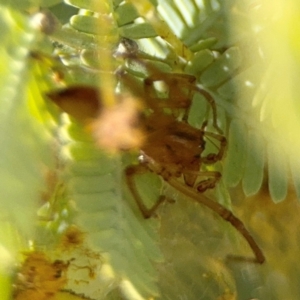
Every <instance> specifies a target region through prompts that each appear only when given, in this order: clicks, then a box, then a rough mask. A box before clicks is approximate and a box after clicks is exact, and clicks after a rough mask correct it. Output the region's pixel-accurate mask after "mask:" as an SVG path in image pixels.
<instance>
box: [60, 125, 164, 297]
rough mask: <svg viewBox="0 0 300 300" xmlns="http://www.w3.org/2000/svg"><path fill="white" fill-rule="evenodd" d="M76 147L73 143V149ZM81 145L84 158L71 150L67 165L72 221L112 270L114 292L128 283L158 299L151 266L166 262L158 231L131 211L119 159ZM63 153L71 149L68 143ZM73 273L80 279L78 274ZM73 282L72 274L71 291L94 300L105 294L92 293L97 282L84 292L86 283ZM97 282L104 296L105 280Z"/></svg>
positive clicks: (82, 143) (154, 274)
mask: <svg viewBox="0 0 300 300" xmlns="http://www.w3.org/2000/svg"><path fill="white" fill-rule="evenodd" d="M78 130H80V129H79V128H78ZM72 136H73V137H74V134H73V135H72ZM77 136H78V135H77ZM79 136H80V134H79ZM77 144H78V143H77V142H76V141H75V140H72V141H71V144H70V147H71V148H72V147H73V145H74V146H76V145H77ZM80 144H81V147H80V151H81V153H82V155H80V154H79V151H78V150H77V151H75V152H74V151H73V150H71V149H70V151H67V152H68V153H69V154H70V159H71V160H70V161H69V162H68V163H67V166H68V167H67V170H68V171H67V173H66V175H67V178H68V179H67V181H66V184H67V189H68V197H69V198H70V200H71V202H72V203H73V206H74V214H75V215H74V218H73V219H72V220H71V222H72V223H73V224H76V225H77V226H78V227H79V228H80V229H81V230H82V231H83V232H85V233H86V234H87V243H88V244H89V245H91V248H92V249H94V250H96V251H100V253H101V256H103V258H104V260H105V261H107V263H109V264H110V265H111V267H112V270H113V273H114V276H113V281H114V282H115V283H114V284H113V285H112V288H116V287H119V288H120V289H121V290H122V284H119V283H120V282H122V281H123V280H125V279H126V280H129V282H131V284H132V289H133V290H136V292H137V293H139V294H141V295H144V296H145V295H154V294H157V293H158V291H157V288H156V287H155V280H156V272H155V270H154V267H153V266H152V264H151V262H150V260H151V261H155V260H156V261H157V260H160V259H161V255H160V251H159V249H158V246H157V244H156V242H155V240H154V239H153V236H154V233H153V232H152V231H153V230H155V227H153V226H150V227H149V224H148V223H144V222H143V223H141V222H140V219H141V218H142V217H141V216H140V215H139V214H140V213H139V212H138V214H137V215H135V214H133V213H132V210H131V207H130V206H128V199H127V198H128V194H124V193H122V192H121V188H122V186H123V183H122V182H123V179H122V177H123V176H122V165H121V161H120V158H119V157H109V156H107V155H106V154H105V153H102V152H100V151H99V150H98V149H96V148H95V149H94V150H92V151H91V146H92V144H91V143H90V142H82V141H81V142H80ZM85 145H86V146H87V148H85ZM64 148H65V150H68V148H69V146H68V144H66V145H65V146H64ZM78 149H79V148H78ZM76 153H77V154H76ZM150 223H151V222H150ZM142 224H144V225H142ZM74 272H75V273H74V274H75V275H76V270H75V271H74ZM75 275H74V276H75ZM99 276H100V275H99ZM102 276H104V275H102ZM72 278H73V275H70V280H69V283H68V286H67V287H66V288H67V289H71V290H72V291H73V292H75V293H84V295H85V296H87V297H91V298H92V299H101V295H102V293H100V292H99V293H98V294H97V295H98V296H97V297H96V298H95V296H92V295H91V294H90V291H91V286H92V285H93V284H94V283H93V282H94V281H93V280H92V283H91V286H90V285H89V286H88V287H86V288H83V287H82V285H83V286H86V284H85V283H84V279H82V280H83V281H82V282H83V284H80V283H79V284H78V283H76V284H75V283H74V284H72V283H73V282H74V281H72ZM95 280H96V281H97V280H98V286H99V291H100V290H101V289H102V288H103V284H101V280H104V278H103V277H101V276H100V277H99V278H98V277H97V278H96V279H95ZM110 291H111V288H108V287H107V289H106V294H108V293H109V292H110Z"/></svg>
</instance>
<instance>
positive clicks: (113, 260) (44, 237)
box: [0, 0, 300, 300]
mask: <svg viewBox="0 0 300 300" xmlns="http://www.w3.org/2000/svg"><path fill="white" fill-rule="evenodd" d="M39 7H42V8H43V9H45V8H46V7H47V8H49V10H47V11H45V15H41V14H38V13H33V12H37V10H38V8H39ZM295 7H296V6H295ZM266 8H267V5H266V4H265V5H264V6H263V7H262V8H259V9H257V7H256V6H255V3H254V4H252V6H251V5H250V8H249V5H248V6H247V5H246V4H245V5H244V3H242V2H239V3H237V1H229V0H228V1H192V0H185V1H173V0H168V1H147V0H140V1H133V0H131V1H130V0H127V1H118V0H114V1H109V0H107V1H93V0H90V1H87V0H85V1H82V0H68V1H67V0H66V1H65V2H62V1H50V2H47V1H38V0H36V1H15V2H11V3H10V2H8V3H6V1H2V4H1V7H0V14H1V18H0V19H1V24H2V26H1V28H2V39H1V41H0V43H1V47H0V49H1V53H0V55H1V61H2V65H1V68H0V76H1V89H0V91H1V99H2V101H1V103H0V106H1V112H2V118H1V130H2V136H1V150H0V151H1V157H2V160H1V165H2V168H1V182H2V184H1V195H2V197H1V199H2V200H1V202H0V205H1V221H0V222H1V226H0V228H1V231H0V236H1V248H0V251H1V252H0V253H1V256H0V259H1V262H4V261H6V264H4V263H3V264H2V263H1V265H2V266H1V268H0V276H1V277H0V285H1V286H3V288H2V291H1V292H2V293H3V295H2V294H1V296H2V298H1V299H9V297H10V296H9V293H11V283H10V280H11V279H10V278H11V276H10V274H9V273H10V272H12V271H11V270H12V266H13V264H14V263H15V262H18V261H19V262H20V261H22V259H23V260H24V258H20V256H21V255H20V253H21V252H22V251H28V250H31V251H32V250H34V251H36V250H39V251H43V252H44V253H45V255H47V256H48V257H50V258H51V259H52V260H53V261H56V260H57V259H63V260H64V261H65V262H67V278H68V280H67V283H66V285H65V287H64V289H63V291H61V292H59V293H57V294H56V295H54V296H55V298H54V299H73V298H74V299H75V298H77V299H78V298H80V299H84V297H86V298H88V299H154V298H158V299H183V298H184V299H199V297H200V298H202V299H237V298H239V295H240V294H239V293H241V294H242V292H241V291H240V288H239V286H237V285H236V282H235V281H236V278H234V277H235V276H234V275H232V273H230V272H229V269H228V266H227V265H225V264H224V263H223V262H222V261H221V260H220V259H218V258H216V257H221V258H224V257H225V256H226V255H227V254H228V252H230V253H232V252H233V253H235V252H237V251H241V252H242V253H247V248H246V246H245V247H244V246H240V247H238V246H237V245H238V244H239V243H240V242H241V240H240V239H239V238H238V237H236V234H235V232H234V230H232V229H230V228H228V227H227V226H226V225H224V224H223V222H222V221H220V220H215V219H213V217H212V216H211V212H209V211H208V210H207V209H203V208H201V207H199V205H198V203H189V202H187V201H186V199H185V198H184V197H183V196H182V195H179V194H178V192H176V191H174V190H172V189H171V188H170V187H168V186H167V185H165V184H164V183H161V181H159V179H158V178H157V177H156V176H153V175H143V176H140V178H138V179H137V185H138V188H139V191H140V193H141V194H142V197H143V199H145V201H146V202H148V203H149V204H150V203H151V202H152V199H155V198H157V197H158V196H159V195H160V193H161V192H162V191H163V192H164V194H166V195H167V196H168V197H170V198H173V199H175V200H176V202H177V203H176V204H174V205H173V204H170V203H167V204H166V205H165V206H164V207H163V208H162V209H161V210H160V212H159V217H158V218H153V219H151V220H147V221H146V220H144V219H143V218H142V216H141V213H140V212H139V210H138V208H137V207H136V204H135V203H134V200H133V198H132V196H131V195H130V193H129V191H128V189H127V187H126V186H125V184H124V179H123V175H122V172H123V170H124V167H125V166H126V165H128V164H131V163H132V162H133V161H134V159H133V158H132V156H134V155H131V154H123V153H117V154H114V155H111V154H108V153H107V152H106V151H105V149H102V150H99V149H98V148H97V146H96V145H95V143H94V141H93V138H92V136H91V135H90V132H89V131H88V130H86V128H84V127H83V126H82V125H81V124H79V123H77V122H76V120H74V119H72V118H71V117H68V116H66V115H65V114H61V113H60V112H59V110H58V109H57V108H56V107H55V106H54V105H53V104H52V103H50V102H49V99H47V98H46V97H45V94H46V93H47V92H48V91H49V90H51V89H55V88H57V87H61V86H63V85H64V84H66V85H72V84H88V85H91V86H97V87H99V91H100V93H101V97H102V99H103V103H104V105H106V106H107V107H109V106H110V105H113V104H115V103H116V102H117V98H116V96H115V91H116V89H117V88H119V89H121V90H122V84H124V82H122V80H123V79H122V76H120V77H117V76H116V75H115V74H116V73H115V72H116V71H117V70H120V69H122V70H126V72H127V73H128V74H130V76H131V77H130V78H131V80H132V84H133V87H134V88H137V89H138V88H140V86H141V82H142V80H143V79H144V78H145V77H147V72H148V71H147V68H155V69H160V70H163V71H166V72H173V73H175V72H176V73H183V74H192V75H195V76H196V78H197V81H198V83H199V85H201V87H203V88H205V89H206V90H208V91H209V92H210V93H211V94H212V95H213V97H214V99H215V101H216V103H217V111H218V124H219V126H220V127H221V128H222V130H223V131H224V134H225V135H226V137H227V139H228V141H229V146H228V149H227V156H226V159H225V162H224V164H223V162H222V163H220V164H219V165H218V166H217V168H220V169H222V172H223V179H222V180H221V182H220V184H219V186H218V187H217V188H216V190H215V191H214V192H212V193H211V196H212V197H214V198H215V199H216V200H217V201H219V202H220V203H223V204H224V205H226V206H227V207H231V199H230V196H229V190H230V187H233V186H237V185H238V184H242V187H243V191H244V193H245V194H246V195H247V196H252V195H255V194H256V193H257V192H258V191H259V190H260V189H261V188H262V186H263V184H264V180H267V182H268V186H269V190H270V193H271V196H272V199H273V201H274V202H279V201H282V200H283V199H284V198H285V197H286V194H287V190H288V188H289V183H290V181H291V180H290V179H289V176H290V173H289V168H290V167H291V171H292V172H291V175H292V179H293V182H294V186H295V187H296V191H297V192H298V197H299V193H300V192H299V190H300V188H299V186H300V177H299V175H298V166H299V162H298V160H297V153H298V152H297V150H298V142H295V140H296V135H295V134H294V130H293V129H294V128H298V125H299V124H298V118H297V116H298V114H297V112H298V106H297V104H295V103H293V99H294V96H295V95H294V93H296V91H297V89H296V88H294V89H293V88H291V89H292V90H293V93H288V92H287V91H288V90H289V88H287V87H284V88H281V84H279V79H278V78H279V77H280V76H279V75H280V74H278V70H277V68H280V67H282V65H280V64H279V63H277V64H276V63H273V64H272V63H270V62H269V61H268V59H269V60H272V59H273V60H275V61H276V58H277V59H278V61H282V60H283V59H282V57H281V56H280V54H279V53H275V54H274V53H273V54H272V55H273V56H274V57H272V56H271V54H270V53H269V47H270V45H273V44H272V43H273V42H274V41H273V40H272V39H271V38H270V35H268V33H267V32H268V29H269V28H265V27H266V23H265V21H264V20H263V18H262V16H261V15H260V13H261V12H262V11H266V10H267V9H266ZM247 9H249V10H250V11H251V13H250V14H246V13H245V11H247ZM61 11H63V12H64V13H63V14H61ZM25 12H26V13H25ZM286 13H287V14H288V13H290V11H289V12H286ZM274 15H276V12H275V13H274ZM40 16H46V17H45V18H46V21H47V20H48V21H49V22H48V23H47V22H46V25H45V24H44V23H43V22H41V19H39V18H38V17H40ZM54 16H55V17H54ZM255 17H256V18H255ZM266 18H267V19H268V20H272V22H271V23H270V25H269V27H271V28H277V27H276V26H279V25H278V24H281V21H282V19H281V18H280V17H277V19H276V18H275V21H274V19H272V18H273V15H272V14H271V13H270V14H269V15H267V16H266ZM253 20H255V21H253ZM259 22H261V23H262V24H259ZM61 23H63V26H61ZM258 25H260V26H261V28H262V29H260V31H259V32H258V33H257V32H256V31H255V26H258ZM231 26H232V27H231ZM281 26H282V27H281V28H283V26H284V25H282V24H281ZM283 36H284V35H283ZM121 37H123V38H127V39H130V40H134V41H135V42H136V43H137V45H138V49H139V53H138V54H137V57H138V59H137V60H135V59H131V60H130V59H128V58H117V59H111V57H112V54H113V53H115V51H116V48H117V46H118V44H119V41H120V38H121ZM265 40H267V43H266V42H265ZM293 41H294V39H293V37H291V38H290V40H288V41H287V42H286V44H288V43H291V44H292V43H293ZM268 43H269V44H268ZM297 46H298V45H291V48H292V49H293V50H294V57H293V61H297V63H298V57H297V51H295V49H297ZM284 50H285V51H286V52H285V53H287V52H288V51H289V49H285V48H284ZM260 52H263V53H264V57H263V56H262V55H261V54H260ZM53 53H55V56H52V54H53ZM134 55H136V54H134ZM286 56H287V55H286ZM99 57H100V59H99ZM137 61H141V62H142V63H137ZM283 61H285V62H286V64H287V65H288V66H291V65H292V63H291V62H290V61H286V60H283ZM143 62H147V65H145V64H143ZM271 62H272V61H271ZM298 69H299V68H297V67H295V66H293V68H292V70H293V72H294V73H295V74H297V72H298ZM99 70H100V71H99ZM286 73H288V72H286ZM61 74H63V75H62V77H63V78H62V79H61V78H59V76H60V75H61ZM257 74H261V75H257ZM272 76H274V77H275V78H276V79H277V82H278V84H277V87H279V86H280V88H274V87H273V86H272V83H273V82H274V81H273V80H272ZM57 77H58V78H57ZM288 79H289V78H288ZM288 79H286V81H285V83H286V84H287V85H288V86H291V83H289V82H288ZM280 80H281V79H280ZM62 82H63V84H62ZM134 88H133V89H134ZM132 93H133V94H135V91H132ZM287 93H288V95H287V96H286V94H287ZM286 97H287V98H288V100H289V102H288V104H284V105H286V106H288V107H292V108H293V107H296V109H294V110H293V109H292V111H293V114H292V115H291V116H290V117H288V118H283V120H282V119H281V118H280V117H279V113H278V111H280V109H281V105H282V102H280V98H286ZM272 101H274V102H275V104H274V107H272V106H273V103H271V102H272ZM288 112H289V113H290V111H288ZM204 119H211V111H210V109H209V106H208V105H207V103H206V101H204V99H203V97H201V96H196V97H195V99H194V102H193V105H192V109H191V111H190V114H189V123H190V124H191V125H192V126H195V127H198V128H199V127H200V126H201V124H202V122H203V120H204ZM287 119H289V120H287ZM284 123H285V124H284ZM286 123H288V124H286ZM285 125H287V126H285ZM209 130H211V131H213V130H214V129H213V127H212V126H211V125H210V124H209ZM8 132H9V134H8ZM287 132H289V135H288V134H287ZM293 142H294V145H295V146H294V148H293V149H292V150H293V151H292V153H291V154H287V153H290V152H289V151H290V148H291V147H292V146H291V145H293ZM209 147H214V146H213V145H209ZM266 170H267V171H268V172H267V174H268V175H267V177H266V175H265V173H266ZM28 220H30V221H28ZM73 226H75V227H76V228H79V231H78V232H77V231H75V233H73V235H72V236H71V235H70V234H69V232H70V231H68V230H70V228H73ZM81 234H83V236H84V238H82V240H81V238H79V237H80V236H81ZM207 236H209V239H207ZM74 237H75V240H76V239H77V240H78V244H76V243H74ZM66 238H67V240H68V243H67V248H66V247H65V246H66V244H64V246H63V244H62V242H61V241H62V240H64V239H66ZM203 241H205V242H203ZM234 246H236V247H234ZM244 248H245V249H244ZM224 249H225V250H224ZM212 252H214V256H212V255H211V254H212ZM252 269H253V270H252V271H253V274H257V273H258V269H257V267H255V266H253V267H252ZM8 271H9V272H8ZM245 272H246V271H245ZM200 274H201V276H200ZM247 274H248V273H247ZM2 283H3V284H2ZM252 283H253V282H252ZM4 287H5V288H4ZM35 288H36V287H35ZM252 288H253V290H254V289H255V284H252ZM36 289H37V290H38V289H39V288H36ZM251 293H252V294H251V296H253V297H255V296H257V297H259V295H257V294H255V295H254V294H253V293H255V292H253V291H251ZM199 295H200V296H199ZM24 297H25V296H24ZM247 297H248V295H247ZM249 297H250V295H249ZM18 299H19V298H18ZM20 299H22V298H20ZM23 300H26V298H23Z"/></svg>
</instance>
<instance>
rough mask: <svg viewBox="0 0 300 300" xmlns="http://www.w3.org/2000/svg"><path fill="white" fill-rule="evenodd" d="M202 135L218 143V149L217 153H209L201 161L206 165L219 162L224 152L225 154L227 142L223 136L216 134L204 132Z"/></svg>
mask: <svg viewBox="0 0 300 300" xmlns="http://www.w3.org/2000/svg"><path fill="white" fill-rule="evenodd" d="M204 135H205V136H209V137H212V138H214V139H216V140H218V141H219V142H220V148H219V152H218V153H210V154H208V155H206V156H204V157H202V158H201V160H202V162H203V163H204V164H207V165H210V164H214V163H216V162H217V161H219V160H221V159H222V157H223V156H224V152H225V149H226V146H227V140H226V138H225V137H224V136H223V135H220V134H216V133H213V132H207V131H204Z"/></svg>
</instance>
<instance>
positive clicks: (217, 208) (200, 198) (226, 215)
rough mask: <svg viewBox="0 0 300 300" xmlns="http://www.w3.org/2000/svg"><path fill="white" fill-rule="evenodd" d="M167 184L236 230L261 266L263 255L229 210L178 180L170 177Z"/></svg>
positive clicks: (263, 259) (241, 223)
mask: <svg viewBox="0 0 300 300" xmlns="http://www.w3.org/2000/svg"><path fill="white" fill-rule="evenodd" d="M167 182H168V183H169V184H170V185H171V186H172V187H174V188H175V189H176V190H178V191H180V192H181V193H182V194H184V195H186V196H188V198H190V199H193V200H195V201H197V202H198V203H200V204H203V205H204V206H206V207H208V208H209V209H211V210H212V211H214V212H215V213H217V214H218V215H219V216H220V217H221V218H223V219H224V220H225V221H227V222H229V223H230V224H231V225H232V226H233V227H234V228H236V230H237V231H238V232H239V233H240V234H241V235H242V236H243V237H244V239H245V240H246V241H247V243H248V245H249V246H250V248H251V249H252V251H253V253H254V255H255V259H253V262H255V263H259V264H262V263H263V262H264V261H265V256H264V254H263V253H262V251H261V249H260V248H259V246H258V245H257V243H256V242H255V240H254V238H253V237H252V235H251V234H250V232H249V231H248V230H247V229H246V227H245V225H244V224H243V222H242V221H241V220H240V219H238V218H237V217H236V216H235V215H234V214H233V213H232V212H231V211H230V210H228V209H227V208H225V207H224V206H222V205H221V204H219V203H217V202H215V201H212V200H211V199H209V198H207V197H206V196H204V195H203V194H198V193H196V192H195V191H194V190H193V189H191V188H189V187H187V186H185V185H184V184H182V183H180V182H179V181H178V180H176V178H173V177H170V178H169V179H168V181H167ZM237 259H239V260H247V259H242V258H240V257H238V258H237Z"/></svg>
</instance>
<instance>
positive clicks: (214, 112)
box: [191, 85, 223, 134]
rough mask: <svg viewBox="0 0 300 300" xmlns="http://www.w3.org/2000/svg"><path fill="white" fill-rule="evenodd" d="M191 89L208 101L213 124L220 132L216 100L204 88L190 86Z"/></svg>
mask: <svg viewBox="0 0 300 300" xmlns="http://www.w3.org/2000/svg"><path fill="white" fill-rule="evenodd" d="M191 88H192V89H194V91H195V92H197V93H199V94H201V95H202V96H204V98H205V99H206V101H207V102H208V103H209V105H210V106H211V109H212V116H213V126H214V127H215V128H216V130H217V131H218V132H219V133H220V134H222V133H223V131H222V130H221V128H220V127H219V126H218V124H217V107H216V102H215V100H214V98H213V97H212V96H211V95H210V93H209V92H207V91H206V90H204V89H202V88H200V87H198V86H195V85H194V86H191Z"/></svg>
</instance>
